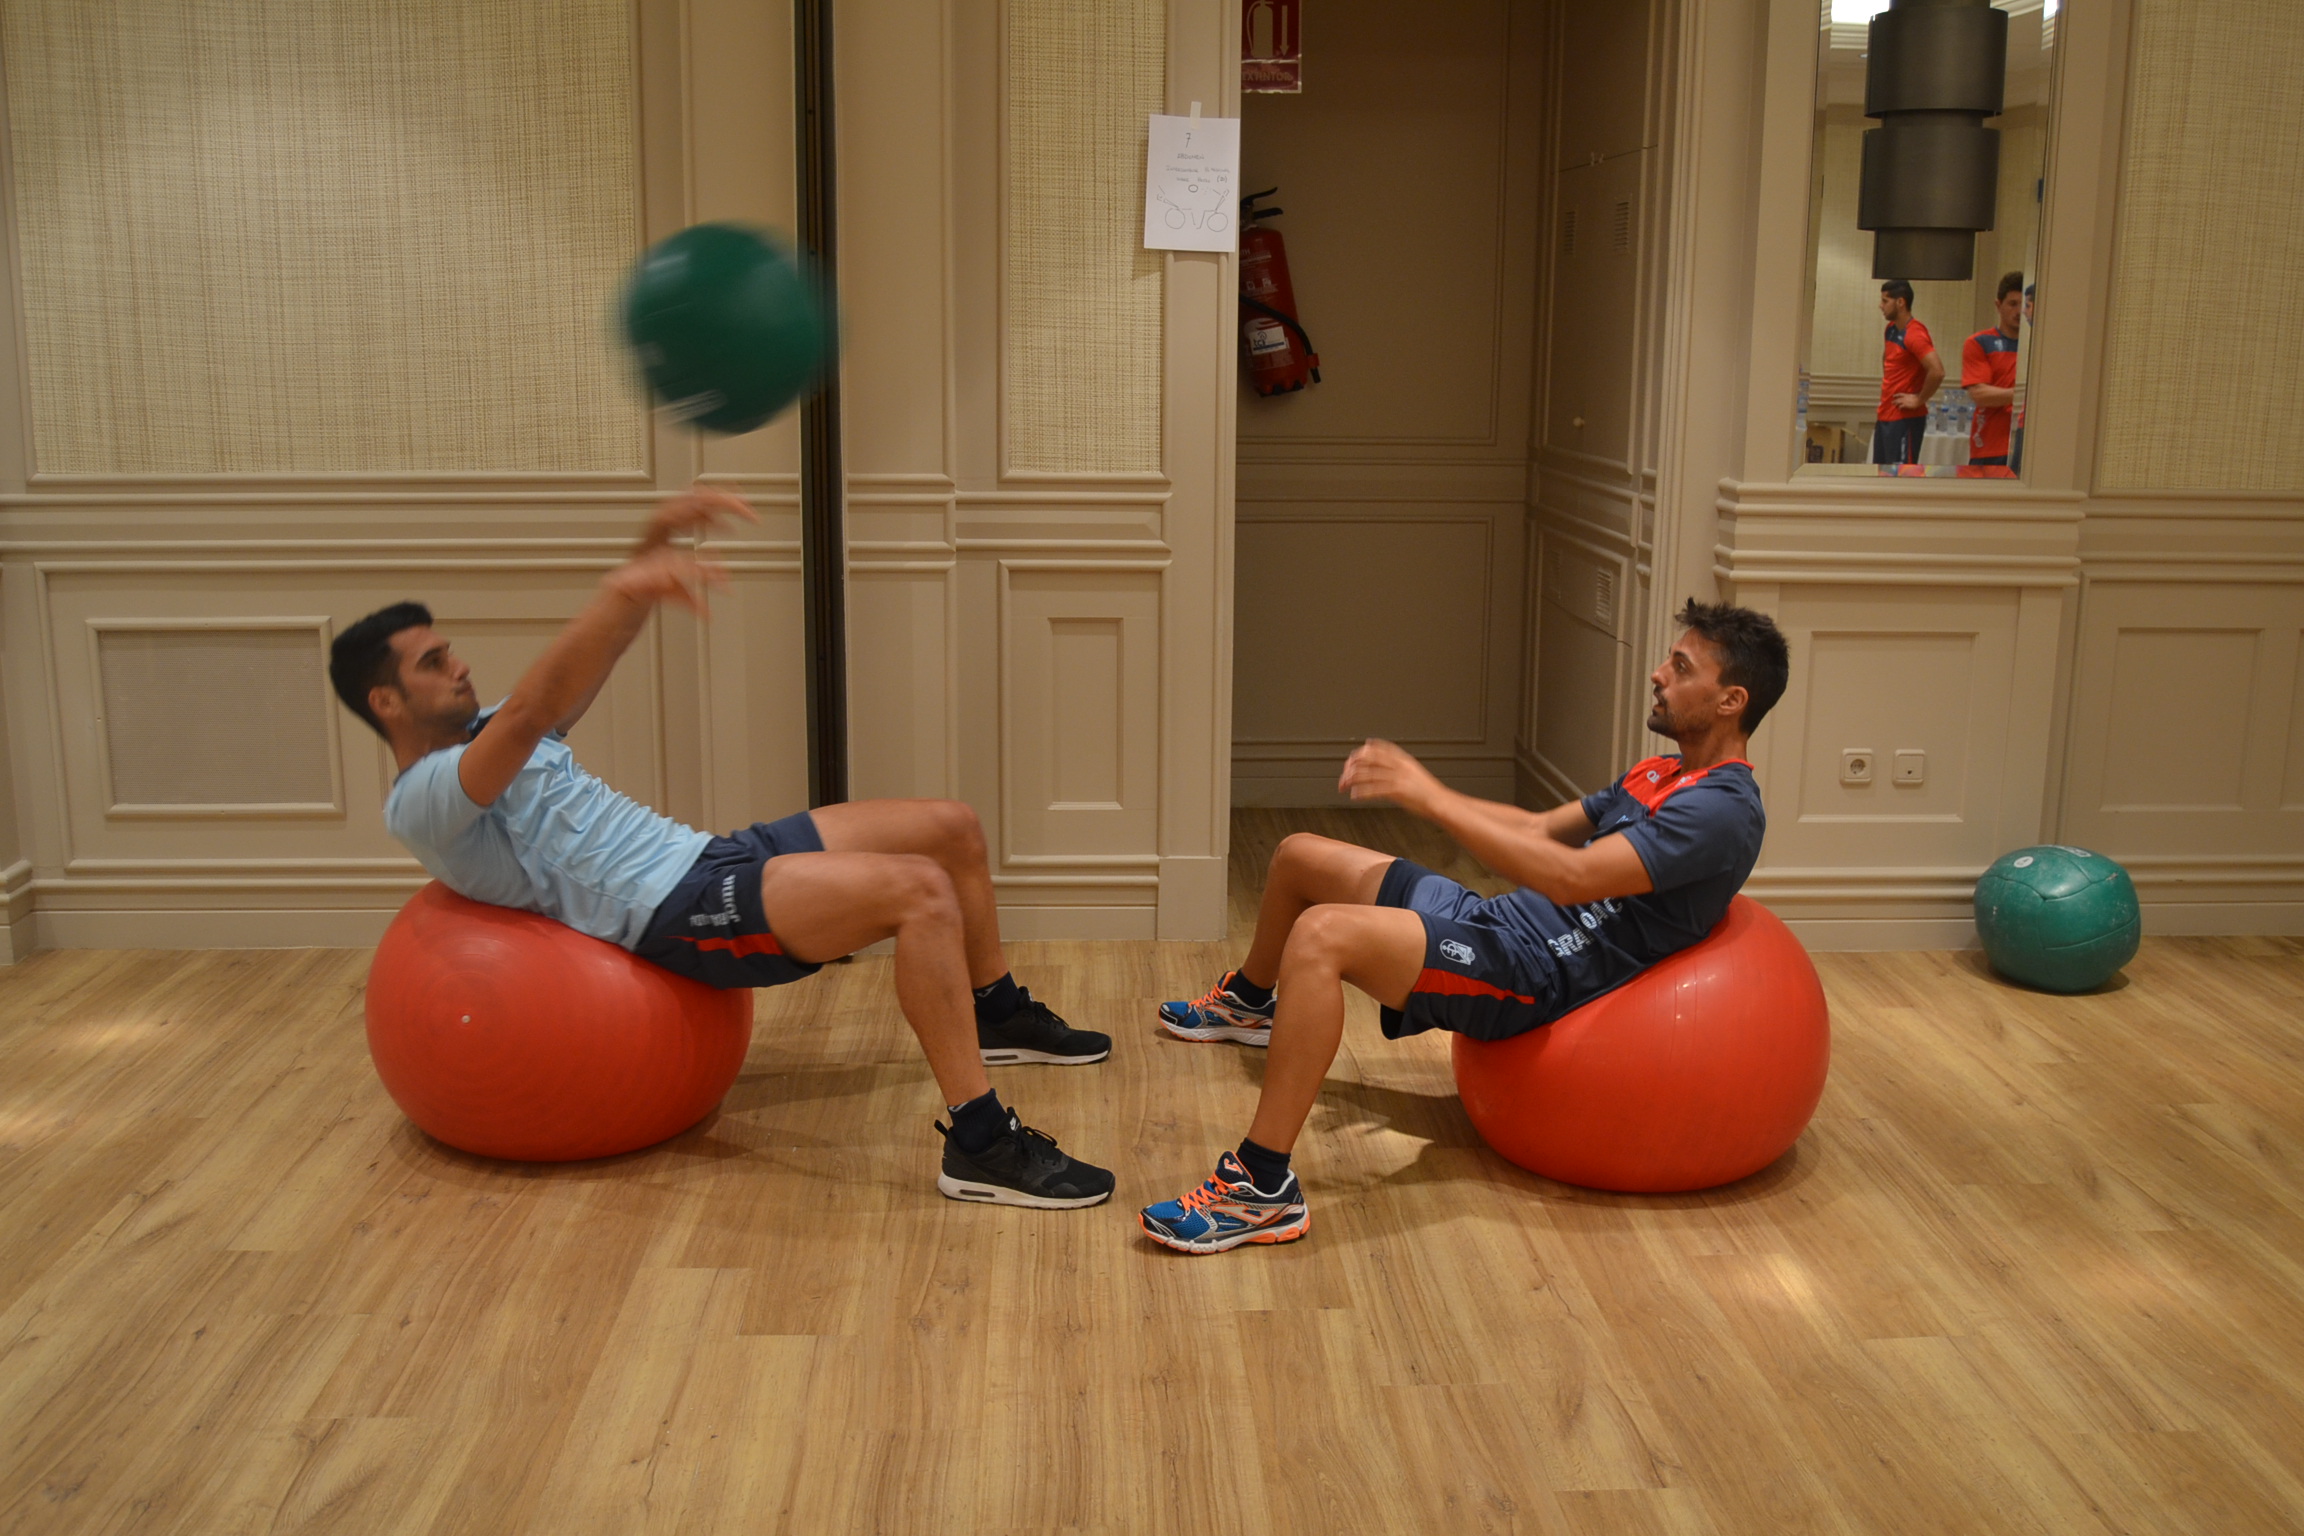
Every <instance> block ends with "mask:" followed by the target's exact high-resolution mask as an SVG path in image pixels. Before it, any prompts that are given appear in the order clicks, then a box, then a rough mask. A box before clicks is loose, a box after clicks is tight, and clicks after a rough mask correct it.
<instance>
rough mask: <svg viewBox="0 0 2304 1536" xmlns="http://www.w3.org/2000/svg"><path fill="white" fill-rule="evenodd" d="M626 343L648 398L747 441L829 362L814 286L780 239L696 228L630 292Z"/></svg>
mask: <svg viewBox="0 0 2304 1536" xmlns="http://www.w3.org/2000/svg"><path fill="white" fill-rule="evenodd" d="M624 334H625V337H626V339H628V340H629V341H630V342H631V343H632V350H633V351H634V352H636V353H637V354H639V358H640V368H641V372H642V373H644V374H645V375H646V376H647V379H648V389H649V392H650V393H651V394H652V395H653V396H655V398H656V399H657V400H658V401H660V402H661V403H662V404H664V405H665V406H666V407H668V408H669V409H670V410H671V411H672V412H673V414H675V415H677V416H678V417H680V418H681V419H682V420H683V421H688V422H692V423H694V424H695V425H696V426H698V427H701V428H703V429H704V430H705V431H707V432H724V433H731V434H733V433H737V432H749V431H751V430H752V429H753V428H755V427H758V426H761V425H763V424H764V423H766V422H767V420H768V419H769V418H770V417H772V416H774V415H775V414H776V413H777V412H778V411H781V410H783V409H784V407H786V406H788V405H790V404H791V403H792V402H793V401H795V400H797V399H799V398H800V396H801V395H802V394H803V393H804V392H806V390H807V389H808V387H809V386H810V385H812V384H814V383H815V382H816V380H817V378H818V377H819V376H820V375H821V374H822V373H823V371H824V368H825V367H826V365H827V364H829V363H830V361H831V358H832V345H833V342H832V325H831V322H830V321H829V319H828V318H827V317H826V315H825V313H824V304H823V301H822V300H821V299H820V298H819V297H818V294H817V289H816V284H815V282H814V281H813V280H812V279H811V278H810V277H809V275H808V274H807V273H806V272H804V271H802V270H801V268H800V265H799V263H798V262H796V261H795V260H793V257H792V253H791V252H790V251H789V250H787V249H786V248H785V247H784V246H783V245H782V244H781V243H780V242H778V241H777V240H776V239H775V238H774V237H773V236H770V235H767V234H764V233H762V232H761V231H759V230H756V229H747V228H745V227H744V226H742V225H740V224H698V225H696V226H695V227H694V228H692V229H684V230H682V231H680V233H678V234H676V235H674V236H672V237H671V238H670V239H669V240H665V241H663V242H662V243H660V244H658V245H655V246H652V247H650V248H649V250H648V252H647V254H645V255H643V256H642V257H641V258H640V262H639V265H637V266H635V267H634V268H633V269H632V276H631V278H630V280H629V281H628V282H627V283H626V284H625V288H624Z"/></svg>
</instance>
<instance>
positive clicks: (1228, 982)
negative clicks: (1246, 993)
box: [1160, 971, 1279, 1045]
mask: <svg viewBox="0 0 2304 1536" xmlns="http://www.w3.org/2000/svg"><path fill="white" fill-rule="evenodd" d="M1239 979H1240V973H1239V972H1238V971H1226V972H1225V973H1224V979H1223V980H1222V981H1220V982H1218V983H1216V985H1214V986H1212V987H1210V988H1209V989H1208V995H1207V996H1205V997H1203V998H1201V999H1200V1001H1198V1002H1196V1003H1162V1004H1161V1005H1160V1027H1161V1028H1162V1029H1165V1030H1167V1031H1168V1033H1170V1034H1172V1035H1174V1036H1175V1037H1176V1038H1177V1039H1179V1040H1237V1041H1239V1042H1240V1043H1241V1044H1242V1045H1269V1044H1271V1043H1272V1009H1273V1008H1274V1006H1275V1005H1276V1004H1277V1003H1278V1002H1279V994H1278V993H1277V992H1275V993H1274V994H1273V995H1272V998H1271V999H1270V1000H1269V1001H1266V1002H1264V1003H1261V1004H1258V1003H1251V1002H1247V1001H1245V1000H1243V999H1242V998H1240V997H1239V996H1238V995H1237V994H1235V993H1234V992H1233V991H1232V983H1233V982H1235V981H1237V980H1239Z"/></svg>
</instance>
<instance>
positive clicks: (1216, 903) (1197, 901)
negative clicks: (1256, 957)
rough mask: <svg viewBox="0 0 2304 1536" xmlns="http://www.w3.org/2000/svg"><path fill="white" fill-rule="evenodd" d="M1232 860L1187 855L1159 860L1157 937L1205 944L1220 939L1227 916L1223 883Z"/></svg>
mask: <svg viewBox="0 0 2304 1536" xmlns="http://www.w3.org/2000/svg"><path fill="white" fill-rule="evenodd" d="M1231 868H1232V861H1231V860H1230V859H1227V858H1224V857H1222V856H1220V855H1213V854H1207V855H1191V856H1177V857H1170V858H1164V859H1162V860H1161V861H1160V916H1159V920H1158V933H1159V937H1160V938H1162V939H1165V940H1170V941H1175V942H1181V943H1205V942H1207V941H1209V940H1212V939H1221V938H1222V937H1224V928H1225V925H1226V923H1227V922H1228V921H1229V920H1230V917H1231V903H1230V900H1229V896H1230V892H1229V890H1228V889H1227V885H1226V881H1227V878H1228V877H1229V875H1230V874H1231Z"/></svg>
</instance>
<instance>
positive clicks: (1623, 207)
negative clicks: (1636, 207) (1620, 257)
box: [1610, 201, 1632, 251]
mask: <svg viewBox="0 0 2304 1536" xmlns="http://www.w3.org/2000/svg"><path fill="white" fill-rule="evenodd" d="M1610 242H1611V243H1612V244H1613V245H1614V246H1615V247H1616V249H1617V250H1619V251H1629V250H1630V249H1632V205H1631V203H1629V202H1623V201H1620V202H1618V203H1617V204H1616V221H1615V225H1614V227H1613V229H1612V230H1611V232H1610Z"/></svg>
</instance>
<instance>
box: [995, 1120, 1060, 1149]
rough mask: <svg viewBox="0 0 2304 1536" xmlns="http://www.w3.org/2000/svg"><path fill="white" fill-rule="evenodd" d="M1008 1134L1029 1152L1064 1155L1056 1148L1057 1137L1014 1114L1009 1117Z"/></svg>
mask: <svg viewBox="0 0 2304 1536" xmlns="http://www.w3.org/2000/svg"><path fill="white" fill-rule="evenodd" d="M1008 1135H1009V1137H1010V1138H1011V1139H1012V1140H1014V1141H1015V1142H1016V1143H1017V1145H1018V1146H1019V1147H1021V1148H1022V1149H1023V1150H1024V1152H1026V1153H1027V1154H1036V1155H1038V1156H1040V1157H1045V1158H1053V1157H1058V1156H1061V1155H1062V1154H1060V1153H1059V1152H1058V1151H1057V1150H1056V1138H1055V1137H1053V1136H1051V1135H1049V1134H1048V1133H1047V1132H1046V1131H1043V1130H1038V1129H1035V1128H1034V1127H1032V1126H1029V1125H1026V1124H1025V1123H1024V1122H1023V1121H1021V1120H1019V1119H1017V1118H1016V1117H1015V1116H1014V1115H1013V1114H1011V1115H1010V1116H1009V1117H1008Z"/></svg>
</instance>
